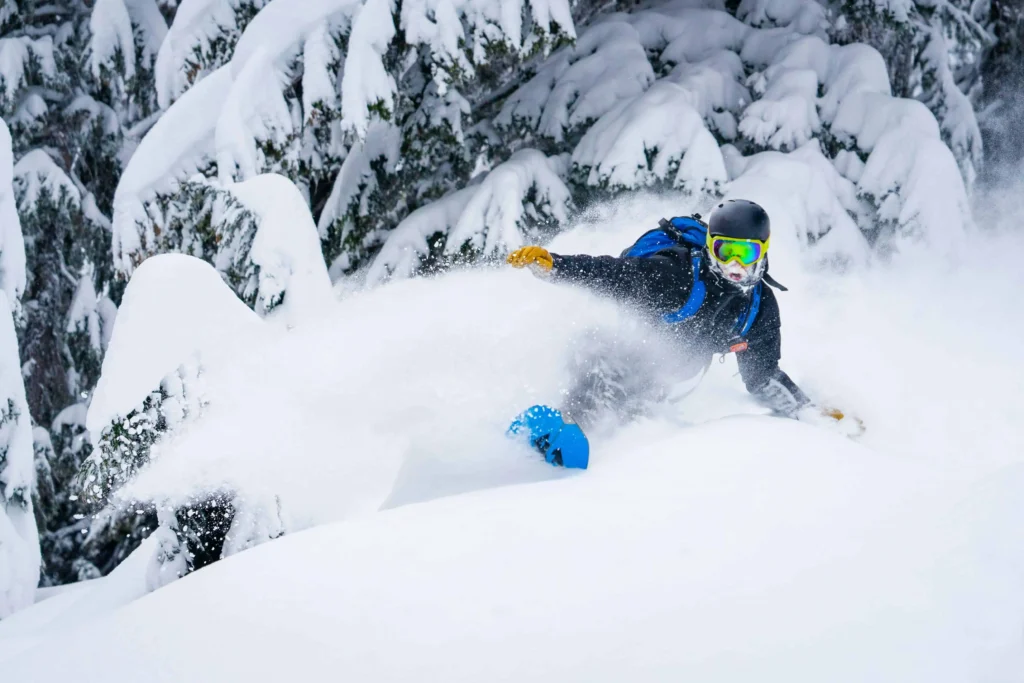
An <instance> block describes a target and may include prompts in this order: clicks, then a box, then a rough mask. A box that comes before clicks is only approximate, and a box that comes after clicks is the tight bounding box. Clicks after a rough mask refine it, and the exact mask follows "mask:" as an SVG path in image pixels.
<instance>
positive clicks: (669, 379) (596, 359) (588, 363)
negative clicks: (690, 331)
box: [562, 335, 707, 430]
mask: <svg viewBox="0 0 1024 683" xmlns="http://www.w3.org/2000/svg"><path fill="white" fill-rule="evenodd" d="M569 365H570V372H569V375H570V386H569V388H568V389H567V390H565V391H564V392H563V393H564V394H565V399H564V402H563V405H562V412H563V413H565V414H566V416H567V417H568V418H569V419H570V420H572V421H573V422H576V423H577V424H579V425H580V426H581V427H582V428H583V429H584V430H587V429H592V428H594V427H596V426H597V425H599V424H606V423H619V424H622V423H625V422H629V421H630V420H633V419H635V418H637V417H640V416H643V415H647V414H650V413H651V412H652V409H653V408H654V407H655V406H657V405H659V404H663V403H665V402H669V401H670V402H675V401H678V400H681V399H682V398H684V397H685V396H686V395H687V394H689V393H690V392H691V391H693V389H694V388H696V386H697V384H698V383H699V382H700V379H701V377H702V376H703V374H704V370H705V369H706V368H707V365H706V363H704V362H702V361H699V360H697V359H695V358H693V357H692V356H691V354H688V353H686V351H685V349H679V348H678V347H674V348H672V347H668V346H667V345H665V344H659V343H653V344H648V343H639V342H638V341H637V340H631V341H624V340H622V339H617V338H611V337H602V336H594V335H589V336H588V338H587V339H586V340H585V341H584V342H582V343H580V344H578V345H577V347H576V348H575V349H574V351H573V354H572V356H571V357H570V359H569Z"/></svg>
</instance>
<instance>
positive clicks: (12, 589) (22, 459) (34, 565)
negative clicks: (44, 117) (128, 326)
mask: <svg viewBox="0 0 1024 683" xmlns="http://www.w3.org/2000/svg"><path fill="white" fill-rule="evenodd" d="M12 157H13V155H12V152H11V137H10V133H8V130H7V124H5V123H4V122H3V120H2V119H0V619H2V618H4V617H6V616H8V615H9V614H11V612H14V611H15V610H18V609H21V608H22V607H25V606H27V605H30V604H32V602H34V600H35V589H36V585H37V584H38V583H39V563H40V553H39V535H38V531H37V529H36V519H35V513H34V511H33V508H32V493H33V491H34V489H35V450H34V448H33V442H32V422H31V416H30V415H29V411H28V403H27V402H26V400H25V385H24V382H23V380H22V376H21V362H20V361H19V354H18V338H17V336H16V334H15V331H14V318H13V314H14V311H13V310H12V307H11V303H10V301H11V300H10V299H8V293H11V294H13V295H15V296H17V295H18V294H19V293H20V292H21V291H22V289H23V288H24V286H25V251H24V247H23V245H22V244H21V227H20V225H19V222H18V215H17V212H16V211H15V208H14V196H13V194H14V193H13V188H12V187H11V177H12V175H13V158H12Z"/></svg>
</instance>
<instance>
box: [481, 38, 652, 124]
mask: <svg viewBox="0 0 1024 683" xmlns="http://www.w3.org/2000/svg"><path fill="white" fill-rule="evenodd" d="M653 81H654V70H653V69H652V68H651V65H650V63H649V62H648V61H647V54H646V53H645V51H644V48H643V46H642V45H641V44H640V36H639V35H638V34H637V31H636V29H635V28H633V27H632V26H630V25H629V24H628V23H626V22H625V21H621V20H617V19H614V20H608V21H605V22H602V23H600V24H598V25H597V26H594V27H593V28H591V29H589V30H588V31H586V32H585V33H584V34H583V35H582V36H581V37H580V39H579V41H577V43H576V45H574V46H572V47H569V48H563V49H561V50H559V51H558V52H556V53H555V54H553V55H552V56H551V58H550V59H548V60H547V61H546V62H545V63H544V66H543V67H542V68H541V69H540V70H539V71H538V73H537V75H536V76H534V77H533V78H532V79H530V80H529V81H527V82H526V83H525V84H524V85H522V86H520V88H519V89H518V90H517V91H516V92H515V93H513V94H512V96H511V97H509V98H508V99H507V100H506V101H505V104H504V106H503V107H502V109H501V113H500V114H498V117H497V118H496V119H495V122H496V123H497V124H498V125H499V126H504V127H506V128H509V127H513V126H514V125H518V126H525V127H528V128H530V129H535V130H536V131H537V132H538V133H539V134H540V135H543V136H546V137H549V138H551V139H553V140H555V141H556V142H561V141H562V140H563V139H564V138H565V134H566V131H568V130H571V129H574V128H577V127H580V126H587V125H589V124H590V123H592V122H593V121H595V120H597V119H598V118H600V117H601V116H603V115H604V114H606V113H607V112H608V111H609V110H611V109H612V108H613V107H614V106H615V105H617V104H618V103H620V102H622V101H623V100H631V99H633V98H634V97H636V96H637V95H639V94H640V93H642V92H643V91H644V90H646V89H647V87H648V86H650V84H651V83H652V82H653Z"/></svg>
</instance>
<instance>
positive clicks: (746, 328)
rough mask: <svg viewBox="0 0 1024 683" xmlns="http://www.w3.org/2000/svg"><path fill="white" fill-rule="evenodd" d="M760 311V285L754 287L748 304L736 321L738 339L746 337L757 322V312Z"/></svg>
mask: <svg viewBox="0 0 1024 683" xmlns="http://www.w3.org/2000/svg"><path fill="white" fill-rule="evenodd" d="M760 309H761V283H760V282H758V283H757V284H756V285H754V291H753V292H751V294H750V303H749V304H748V305H747V307H746V309H745V310H744V311H743V312H742V313H740V317H739V318H737V319H736V328H735V333H736V334H737V335H739V336H740V337H746V336H747V333H748V332H750V328H751V327H753V325H754V321H755V320H757V312H758V311H759V310H760Z"/></svg>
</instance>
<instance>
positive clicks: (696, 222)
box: [622, 214, 761, 351]
mask: <svg viewBox="0 0 1024 683" xmlns="http://www.w3.org/2000/svg"><path fill="white" fill-rule="evenodd" d="M707 239H708V226H707V224H706V223H704V222H703V221H702V220H701V219H700V214H694V215H693V216H677V217H676V218H673V219H671V220H665V219H664V218H662V219H661V220H660V221H658V227H657V228H655V229H654V230H649V231H647V232H645V233H644V234H643V235H641V236H640V239H638V240H637V241H636V242H634V243H633V246H631V247H629V248H628V249H626V250H625V251H623V252H622V256H623V257H632V258H649V257H651V256H654V255H655V254H657V253H659V252H662V251H664V250H666V249H671V248H673V247H685V248H687V249H689V251H690V263H691V264H692V266H693V288H691V289H690V296H689V297H688V298H687V299H686V303H684V304H683V305H682V307H681V308H679V310H676V311H671V312H669V313H665V314H664V315H663V316H661V319H662V320H663V321H665V322H666V323H668V324H670V325H673V324H675V323H680V322H683V321H684V320H688V319H690V318H692V317H693V316H695V315H696V314H697V311H699V310H700V307H701V306H702V305H703V304H704V298H705V297H706V296H707V291H708V289H707V286H706V285H705V284H704V282H703V281H702V280H701V279H700V262H701V258H703V256H704V245H705V244H706V243H707ZM760 307H761V283H760V282H758V283H757V284H756V285H754V291H753V293H752V294H751V297H750V303H749V304H748V305H747V307H746V308H745V309H744V310H743V311H742V312H741V313H740V315H739V318H738V319H737V320H736V325H735V327H734V328H733V334H734V335H735V336H736V337H741V338H742V337H746V336H747V333H748V332H750V328H751V326H753V324H754V320H756V319H757V311H758V309H759V308H760ZM745 348H746V342H740V343H738V344H732V345H731V348H730V350H736V351H740V350H743V349H745Z"/></svg>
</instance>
